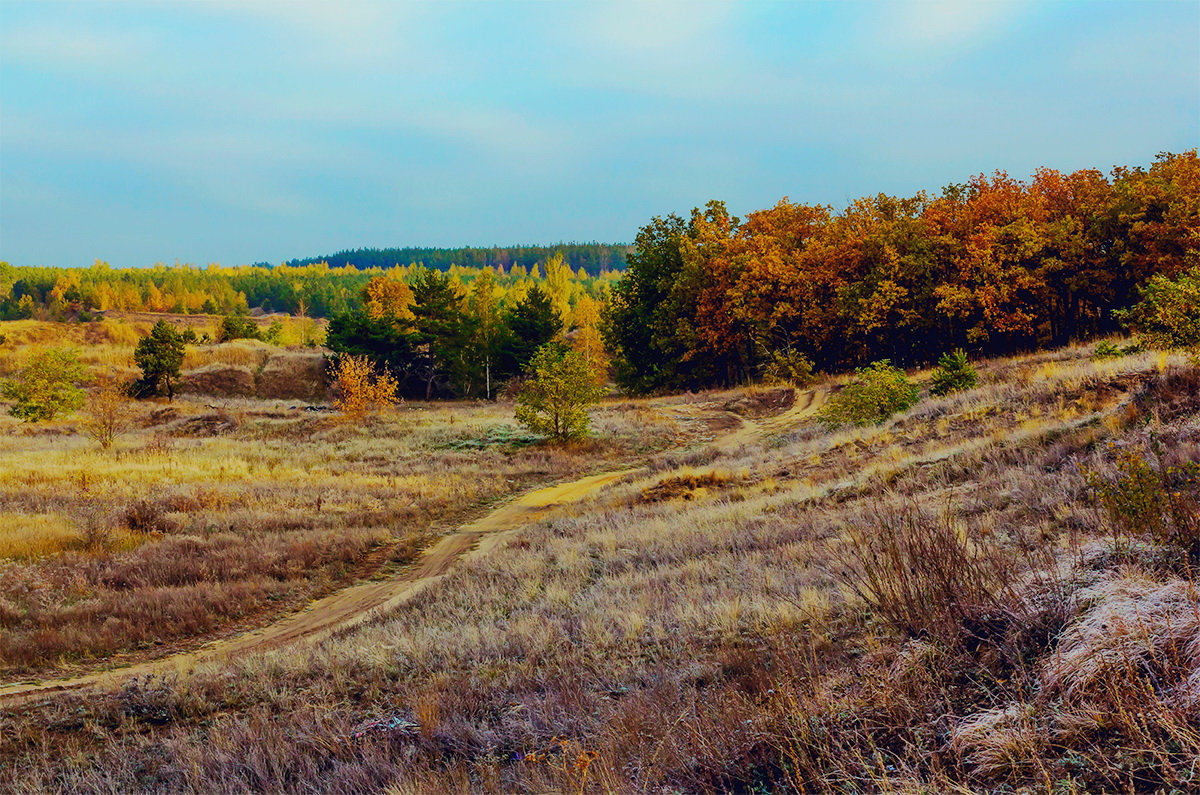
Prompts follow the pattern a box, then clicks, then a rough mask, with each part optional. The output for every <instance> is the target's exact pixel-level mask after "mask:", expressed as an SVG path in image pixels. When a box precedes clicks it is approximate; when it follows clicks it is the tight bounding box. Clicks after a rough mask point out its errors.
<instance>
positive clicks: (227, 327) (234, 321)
mask: <svg viewBox="0 0 1200 795" xmlns="http://www.w3.org/2000/svg"><path fill="white" fill-rule="evenodd" d="M261 339H262V332H261V331H259V328H258V324H257V323H255V322H254V321H253V320H251V319H250V318H248V317H246V316H245V315H226V316H225V317H223V318H221V327H220V328H219V329H217V342H230V341H232V340H261Z"/></svg>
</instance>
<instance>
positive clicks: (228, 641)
mask: <svg viewBox="0 0 1200 795" xmlns="http://www.w3.org/2000/svg"><path fill="white" fill-rule="evenodd" d="M637 471H639V470H637V469H622V470H616V471H613V472H605V473H602V474H599V475H590V476H588V477H585V478H580V479H579V480H573V481H571V482H569V483H561V484H559V485H557V486H549V487H547V488H543V489H538V490H536V491H531V492H528V493H527V494H523V495H521V496H520V497H517V498H516V499H515V500H512V501H511V502H508V503H506V504H504V505H502V506H500V507H499V508H497V509H496V510H494V511H492V512H491V513H489V514H487V515H486V516H484V517H483V518H481V519H478V520H476V521H474V522H471V523H469V524H466V525H463V526H462V527H460V528H459V529H458V530H457V531H455V532H453V533H450V534H448V535H445V536H442V537H441V538H440V539H438V541H437V542H435V543H434V544H433V545H432V546H430V547H429V548H428V549H426V550H425V552H424V553H423V554H422V555H421V557H420V558H419V559H418V560H417V562H416V563H415V564H414V565H413V566H412V567H411V568H409V569H407V570H406V571H404V572H401V573H400V574H397V575H396V576H394V577H389V578H388V579H386V580H380V581H376V582H364V583H360V584H358V585H352V586H350V587H348V588H344V589H342V590H340V591H338V592H337V593H334V594H331V595H329V596H326V597H324V598H323V599H318V600H316V601H314V602H312V603H310V604H309V605H308V606H306V607H305V608H304V609H302V610H300V611H299V612H296V613H292V614H291V615H288V616H286V617H284V618H282V619H280V620H278V621H276V622H274V623H272V624H268V625H267V626H265V627H261V628H259V629H256V630H251V631H248V632H244V633H242V634H240V635H235V636H233V637H230V638H223V639H221V640H216V641H212V642H210V643H208V644H206V645H204V646H201V647H200V648H198V649H196V650H194V651H190V652H184V653H180V654H173V655H170V656H167V657H163V658H160V659H157V660H150V661H148V662H144V663H138V664H136V665H128V666H124V667H120V668H113V669H111V670H106V671H98V672H94V673H90V674H84V675H81V676H75V677H69V678H64V679H49V680H45V681H41V682H21V683H16V684H11V685H5V686H2V687H0V705H3V706H14V705H16V704H18V703H20V702H24V701H28V700H32V699H34V698H36V697H38V696H39V695H50V694H54V693H61V692H63V691H68V690H81V689H86V688H89V687H92V686H98V687H103V686H113V685H116V684H119V683H120V682H121V681H123V680H125V679H128V678H130V677H134V676H144V675H147V674H161V673H171V672H174V671H186V670H187V669H189V668H191V667H193V666H195V665H196V664H197V663H201V662H207V661H210V660H222V659H231V658H234V657H238V656H241V655H244V654H250V653H254V652H261V651H269V650H271V649H275V648H278V647H280V646H284V645H287V644H291V643H295V642H297V641H300V640H316V639H319V638H321V637H324V636H325V635H328V634H329V633H331V632H334V631H336V630H342V629H346V628H349V627H353V626H356V625H357V624H360V623H362V622H363V621H366V620H368V619H370V618H371V617H372V616H374V615H377V614H378V613H379V612H380V611H382V610H386V609H388V608H390V607H394V606H396V605H398V604H401V603H403V602H404V601H406V600H408V599H410V598H412V597H413V596H415V595H416V594H417V593H419V592H420V591H422V590H424V589H425V588H427V587H428V586H429V585H430V584H432V583H434V582H437V581H438V580H440V579H441V578H442V577H444V576H445V575H446V573H447V572H449V571H450V570H451V569H452V568H453V567H454V565H455V564H456V563H457V562H458V561H460V560H463V559H469V558H471V557H474V556H475V555H480V554H486V553H487V552H488V551H489V550H491V549H492V548H494V547H495V546H496V544H497V543H499V541H500V540H501V539H502V538H503V537H504V536H505V535H507V534H508V533H509V532H512V531H515V530H518V529H520V528H521V527H524V526H525V525H527V524H529V523H530V522H532V521H535V520H537V519H540V518H542V517H544V516H545V515H547V514H549V513H550V512H551V511H553V510H554V509H555V508H557V507H559V506H563V505H567V504H569V503H572V502H577V501H579V500H581V499H583V498H585V497H587V496H588V495H590V494H592V493H594V492H596V491H598V490H599V489H601V488H603V487H604V486H607V485H608V484H610V483H612V482H613V481H616V480H619V479H620V478H622V477H624V476H626V475H629V474H632V473H634V472H637Z"/></svg>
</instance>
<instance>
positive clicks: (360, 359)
mask: <svg viewBox="0 0 1200 795" xmlns="http://www.w3.org/2000/svg"><path fill="white" fill-rule="evenodd" d="M333 378H334V384H335V387H336V389H337V397H336V398H334V401H333V405H334V408H336V409H338V410H339V411H341V412H342V413H343V414H345V415H346V416H347V417H351V418H358V419H361V418H362V417H365V416H366V415H367V414H374V413H377V412H380V411H383V410H384V409H387V408H390V407H391V406H393V405H395V404H396V388H397V386H398V385H397V383H396V379H395V378H393V377H392V376H391V374H390V373H388V372H387V371H385V370H376V369H375V365H373V364H372V363H371V360H370V359H368V358H367V357H365V356H345V355H343V356H339V357H338V358H337V360H336V362H335V363H334V366H333Z"/></svg>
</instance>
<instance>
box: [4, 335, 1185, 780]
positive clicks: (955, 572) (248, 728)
mask: <svg viewBox="0 0 1200 795" xmlns="http://www.w3.org/2000/svg"><path fill="white" fill-rule="evenodd" d="M1086 354H1087V352H1086V350H1078V349H1075V350H1064V351H1059V352H1053V353H1048V354H1042V355H1038V356H1031V357H1024V358H1021V359H1012V360H1004V361H997V362H993V363H989V364H988V366H987V367H986V368H985V369H984V383H983V385H982V386H981V387H979V388H977V389H974V390H971V391H969V392H966V393H961V394H958V395H954V396H950V397H946V398H938V399H927V400H925V401H924V402H922V403H921V404H919V405H918V406H916V407H915V408H914V409H912V410H911V411H909V412H908V413H906V414H904V415H901V416H899V417H896V418H894V419H893V420H892V421H889V422H888V423H886V424H884V425H883V426H880V427H878V428H871V429H865V430H855V431H843V432H835V433H827V432H824V431H822V430H820V429H819V428H818V427H816V426H814V425H811V424H807V423H805V424H802V425H801V426H800V427H798V428H797V429H796V430H794V431H792V432H790V433H787V434H785V435H782V436H772V437H770V438H768V439H766V440H765V441H764V442H763V443H759V442H756V441H752V440H747V443H746V444H745V445H740V446H721V447H711V446H710V447H707V448H705V447H698V448H693V449H692V450H690V451H687V452H681V453H679V454H677V455H675V456H673V457H668V458H667V459H664V460H662V461H660V463H659V464H658V465H657V468H656V471H655V473H654V474H653V475H651V476H648V477H647V478H646V479H645V480H643V481H642V482H638V483H633V484H629V485H627V486H625V487H622V488H620V489H617V490H614V491H612V492H610V493H608V494H606V495H604V496H603V497H601V498H600V499H599V500H597V501H596V502H594V503H593V504H591V505H589V506H587V507H586V508H585V509H582V510H581V511H580V513H579V515H578V516H577V517H575V518H567V519H560V520H556V521H552V522H549V523H545V524H543V525H541V526H540V527H537V528H534V529H531V530H529V531H527V532H525V533H523V534H521V535H520V536H519V538H518V539H517V540H516V541H514V542H512V543H510V544H508V545H507V546H505V547H502V548H500V549H498V550H495V551H494V552H493V553H492V554H490V555H489V556H487V557H484V558H480V559H477V560H475V561H473V562H472V563H471V564H470V565H468V566H466V567H464V568H462V569H460V570H458V571H456V572H454V573H453V574H451V575H450V576H449V577H447V578H446V579H445V580H443V581H442V582H440V583H439V584H437V585H436V586H434V587H433V588H431V589H430V590H428V591H427V592H426V593H425V594H424V596H423V598H420V599H418V600H416V601H414V602H412V603H411V604H409V605H405V606H402V607H400V608H399V609H397V610H395V611H394V612H392V613H390V614H389V615H387V616H384V617H382V618H381V619H379V620H377V621H375V622H373V623H372V624H370V625H368V626H365V627H363V628H361V629H358V630H356V631H354V632H352V633H349V634H347V635H344V636H342V637H338V638H334V639H331V640H330V641H327V642H325V643H323V644H321V645H320V646H318V647H316V648H313V649H307V650H303V651H288V652H286V653H281V654H269V655H264V656H262V657H258V658H253V659H250V660H246V661H243V662H241V663H239V664H238V665H237V666H236V667H234V668H232V669H225V668H221V667H215V666H214V667H211V668H209V669H206V670H202V671H200V672H198V673H196V674H193V675H191V676H189V677H186V678H179V679H167V680H155V681H147V682H140V683H135V684H131V685H128V686H126V687H125V688H124V689H123V690H122V691H121V692H120V693H114V694H110V695H106V696H102V697H98V698H93V699H90V700H89V701H88V702H87V703H83V702H80V701H79V700H77V699H75V698H72V697H65V698H61V699H58V700H54V701H50V702H48V703H46V704H44V705H41V706H39V707H36V708H32V709H30V710H28V711H25V712H22V713H20V714H14V715H9V716H6V717H5V718H4V719H3V724H0V729H2V730H3V731H2V732H0V733H2V735H3V738H4V739H3V743H4V745H3V747H2V748H0V754H2V758H4V759H5V761H7V762H8V763H9V765H8V766H7V768H6V769H7V772H6V773H4V774H0V775H4V776H7V777H8V779H7V780H8V782H9V785H10V786H19V787H23V788H35V789H36V788H47V789H97V790H129V789H138V788H149V789H154V788H170V789H193V790H199V791H211V790H231V791H240V790H244V789H261V790H272V791H288V790H295V791H310V790H320V791H326V790H328V791H343V792H358V791H372V790H378V789H381V788H384V787H387V786H393V787H395V790H396V791H399V792H437V791H459V790H486V791H530V792H544V791H579V790H586V789H597V790H616V791H660V790H663V789H665V790H667V791H677V790H682V791H714V790H715V791H723V790H752V789H757V790H758V791H771V790H784V789H786V788H789V787H790V788H800V789H806V790H828V789H844V790H847V791H861V790H863V789H887V790H893V791H894V790H905V791H907V790H915V789H921V788H925V789H927V790H929V791H954V790H956V789H957V790H978V789H995V788H997V787H1002V786H1026V787H1033V788H1034V789H1037V790H1050V789H1056V790H1060V791H1106V790H1113V789H1118V790H1126V789H1141V790H1148V789H1155V788H1159V787H1161V788H1171V787H1175V788H1177V789H1188V788H1189V787H1194V786H1195V785H1196V780H1195V778H1194V777H1195V776H1196V775H1197V771H1196V770H1195V769H1194V764H1193V762H1194V759H1195V757H1196V755H1197V753H1200V735H1198V734H1197V731H1196V725H1197V723H1196V719H1197V707H1198V705H1200V676H1197V675H1196V674H1195V672H1196V671H1197V670H1200V640H1198V639H1200V620H1198V619H1197V616H1198V615H1200V597H1198V596H1197V593H1196V591H1195V589H1194V587H1193V585H1192V583H1191V574H1192V573H1191V571H1190V569H1189V568H1188V567H1187V566H1186V565H1185V563H1184V558H1183V555H1182V554H1181V553H1179V552H1178V551H1177V550H1174V549H1172V548H1171V547H1169V546H1163V545H1155V544H1151V543H1148V542H1146V541H1143V540H1141V539H1134V538H1123V539H1118V541H1117V542H1116V543H1114V540H1113V539H1112V538H1111V537H1110V526H1109V524H1108V522H1107V520H1106V519H1105V517H1104V515H1103V514H1102V512H1100V511H1099V510H1098V509H1097V507H1096V505H1095V504H1094V502H1093V500H1092V499H1091V497H1090V495H1089V491H1088V488H1087V484H1086V482H1085V478H1084V475H1083V469H1081V468H1090V469H1095V470H1097V471H1101V472H1106V473H1110V474H1111V472H1112V464H1111V462H1112V460H1113V458H1114V453H1113V451H1112V450H1111V449H1110V447H1109V442H1117V443H1119V444H1120V445H1122V446H1124V447H1126V448H1128V449H1135V450H1136V449H1143V448H1144V447H1145V446H1146V445H1147V443H1148V441H1149V437H1150V435H1151V434H1152V433H1153V434H1154V435H1155V436H1156V437H1157V438H1159V439H1160V440H1162V441H1163V443H1164V447H1163V449H1164V456H1165V457H1166V463H1168V464H1178V463H1184V462H1187V461H1189V460H1196V459H1197V458H1198V457H1200V427H1198V424H1197V417H1198V410H1200V376H1197V375H1196V372H1195V370H1194V369H1191V370H1189V369H1187V368H1186V366H1185V364H1184V363H1183V361H1182V360H1181V359H1178V358H1170V357H1164V356H1160V355H1155V354H1143V355H1137V356H1131V357H1125V358H1123V359H1119V360H1114V361H1108V362H1092V361H1090V360H1089V359H1088V358H1087V355H1086ZM682 407H683V408H684V409H686V408H688V407H689V406H688V404H683V405H682ZM718 408H719V407H718ZM681 476H682V477H681ZM913 550H916V551H917V552H918V553H919V554H915V555H914V554H912V552H913ZM905 554H908V557H905ZM897 561H900V562H902V563H904V564H905V565H897ZM872 575H874V577H875V580H874V581H875V582H876V584H877V585H879V587H881V588H883V589H885V590H887V589H888V588H890V589H891V590H890V591H889V593H892V597H891V598H890V599H884V600H882V603H881V604H878V605H876V607H875V609H871V608H869V607H868V606H867V605H866V604H864V601H863V599H862V598H860V597H859V596H858V595H856V594H855V593H854V588H855V587H857V588H858V589H859V590H865V591H866V592H867V593H868V595H871V594H872V593H873V592H872V591H871V588H870V587H869V586H870V583H871V582H872V581H873V580H872ZM874 593H875V594H876V595H878V593H877V592H874ZM1189 677H1191V678H1190V679H1189Z"/></svg>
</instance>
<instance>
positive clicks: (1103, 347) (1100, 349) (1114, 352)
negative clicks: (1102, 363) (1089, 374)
mask: <svg viewBox="0 0 1200 795" xmlns="http://www.w3.org/2000/svg"><path fill="white" fill-rule="evenodd" d="M1124 355H1125V353H1124V351H1123V350H1122V349H1121V348H1120V346H1118V345H1117V343H1115V342H1108V341H1107V340H1106V341H1104V342H1099V343H1096V348H1095V349H1094V350H1093V351H1092V358H1093V359H1119V358H1120V357H1122V356H1124Z"/></svg>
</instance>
